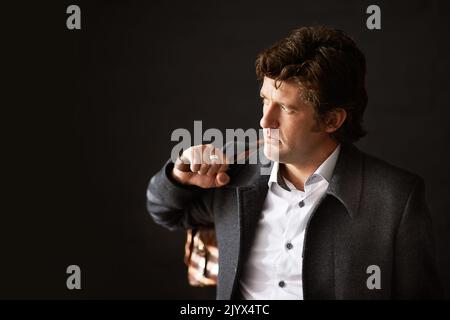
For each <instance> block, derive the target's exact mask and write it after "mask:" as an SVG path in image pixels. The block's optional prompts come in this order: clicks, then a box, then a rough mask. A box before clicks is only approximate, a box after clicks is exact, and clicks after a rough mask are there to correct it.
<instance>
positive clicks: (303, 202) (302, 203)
mask: <svg viewBox="0 0 450 320" xmlns="http://www.w3.org/2000/svg"><path fill="white" fill-rule="evenodd" d="M298 206H299V207H300V208H303V207H304V206H305V201H303V200H302V201H300V202H299V203H298Z"/></svg>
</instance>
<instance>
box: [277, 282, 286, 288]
mask: <svg viewBox="0 0 450 320" xmlns="http://www.w3.org/2000/svg"><path fill="white" fill-rule="evenodd" d="M278 286H279V287H280V288H284V287H285V286H286V282H284V281H280V282H278Z"/></svg>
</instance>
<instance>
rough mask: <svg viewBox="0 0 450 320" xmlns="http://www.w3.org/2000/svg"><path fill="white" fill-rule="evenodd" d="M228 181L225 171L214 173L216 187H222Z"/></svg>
mask: <svg viewBox="0 0 450 320" xmlns="http://www.w3.org/2000/svg"><path fill="white" fill-rule="evenodd" d="M228 182H230V177H229V176H228V174H226V173H225V172H219V173H218V174H217V175H216V187H222V186H224V185H226V184H227V183H228Z"/></svg>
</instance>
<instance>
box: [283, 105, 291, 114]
mask: <svg viewBox="0 0 450 320" xmlns="http://www.w3.org/2000/svg"><path fill="white" fill-rule="evenodd" d="M281 109H282V110H283V111H285V112H287V113H290V112H291V111H292V110H291V109H289V108H286V106H283V105H281Z"/></svg>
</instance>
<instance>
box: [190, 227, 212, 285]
mask: <svg viewBox="0 0 450 320" xmlns="http://www.w3.org/2000/svg"><path fill="white" fill-rule="evenodd" d="M184 262H185V264H186V265H187V267H188V281H189V284H190V285H191V286H196V287H204V286H215V285H217V275H218V273H219V250H218V249H217V240H216V232H215V230H214V229H189V230H188V231H187V239H186V244H185V254H184Z"/></svg>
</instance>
